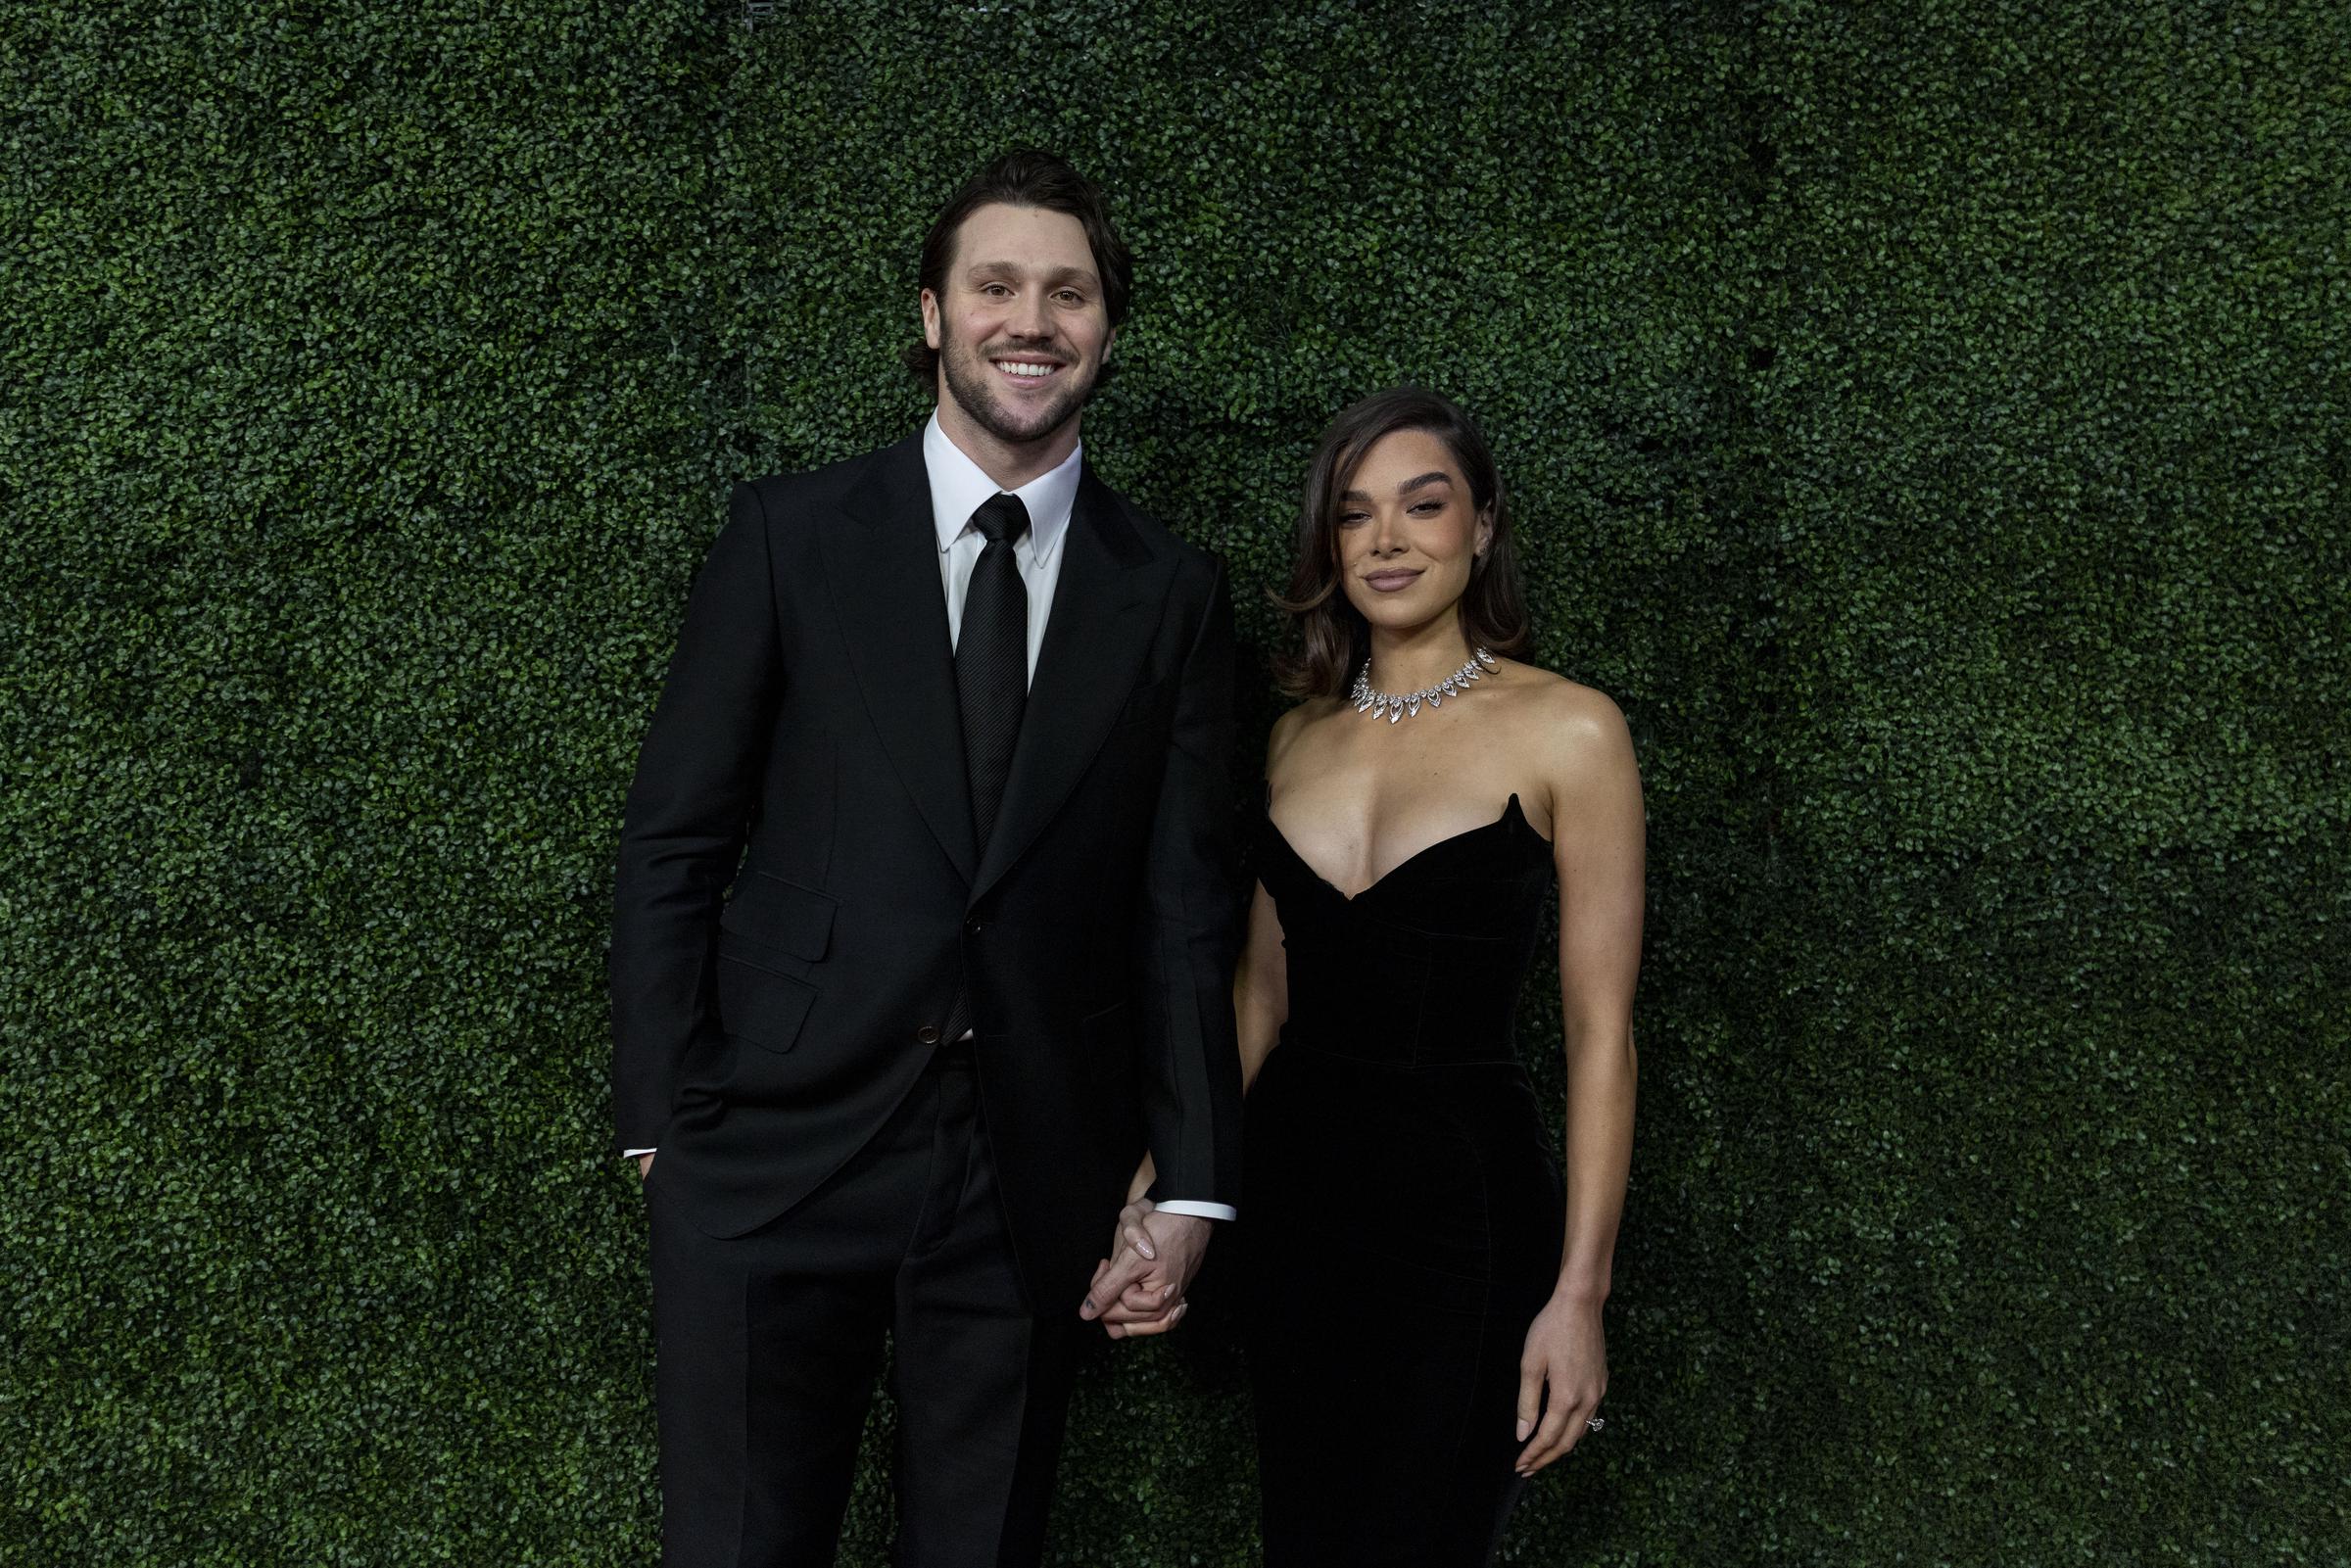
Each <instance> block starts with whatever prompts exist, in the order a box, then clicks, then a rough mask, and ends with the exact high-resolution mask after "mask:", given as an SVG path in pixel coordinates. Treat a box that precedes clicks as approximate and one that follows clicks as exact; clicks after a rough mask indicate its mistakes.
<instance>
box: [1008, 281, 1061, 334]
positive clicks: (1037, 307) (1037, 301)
mask: <svg viewBox="0 0 2351 1568" xmlns="http://www.w3.org/2000/svg"><path fill="white" fill-rule="evenodd" d="M1012 330H1013V331H1014V332H1015V333H1017V334H1019V335H1020V336H1021V337H1024V338H1040V339H1041V338H1050V337H1052V336H1053V318H1052V316H1051V315H1049V314H1047V313H1046V310H1045V296H1044V294H1043V292H1042V291H1038V292H1035V293H1031V294H1024V295H1022V296H1021V298H1020V301H1019V303H1018V304H1016V305H1015V306H1014V307H1013V311H1012Z"/></svg>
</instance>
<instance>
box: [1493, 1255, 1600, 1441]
mask: <svg viewBox="0 0 2351 1568" xmlns="http://www.w3.org/2000/svg"><path fill="white" fill-rule="evenodd" d="M1607 1388H1608V1350H1607V1338H1606V1336H1605V1335H1604V1334H1603V1333H1602V1331H1601V1326H1600V1303H1598V1302H1597V1301H1583V1300H1578V1299H1576V1298H1573V1297H1565V1296H1554V1297H1553V1298H1552V1299H1551V1301H1550V1302H1549V1304H1547V1305H1546V1306H1545V1307H1544V1308H1543V1310H1542V1311H1540V1312H1538V1313H1536V1314H1535V1320H1534V1322H1533V1323H1532V1324H1531V1325H1530V1326H1529V1327H1528V1328H1527V1331H1526V1348H1525V1349H1524V1350H1523V1351H1521V1352H1519V1354H1518V1440H1519V1441H1520V1442H1521V1443H1525V1444H1526V1447H1525V1448H1523V1449H1519V1450H1518V1458H1517V1462H1516V1466H1515V1468H1516V1469H1517V1471H1518V1473H1519V1474H1520V1475H1522V1476H1528V1475H1533V1474H1534V1473H1535V1472H1536V1471H1537V1470H1540V1469H1542V1468H1543V1467H1544V1466H1545V1465H1547V1464H1549V1463H1551V1462H1552V1461H1553V1460H1554V1459H1558V1458H1561V1457H1563V1456H1564V1455H1565V1454H1566V1453H1567V1451H1568V1450H1569V1449H1573V1448H1574V1447H1575V1445H1576V1442H1577V1440H1579V1439H1580V1438H1582V1437H1583V1435H1584V1434H1585V1432H1586V1431H1588V1430H1589V1428H1587V1427H1586V1426H1585V1425H1584V1422H1585V1420H1586V1419H1587V1418H1588V1417H1589V1416H1590V1415H1591V1414H1592V1412H1593V1411H1594V1410H1595V1409H1597V1408H1599V1406H1600V1397H1601V1396H1602V1395H1603V1394H1605V1393H1607ZM1538 1413H1539V1414H1540V1416H1541V1421H1540V1424H1538V1422H1537V1419H1536V1418H1537V1415H1538ZM1529 1433H1532V1434H1533V1439H1532V1441H1531V1442H1530V1441H1529V1440H1528V1434H1529Z"/></svg>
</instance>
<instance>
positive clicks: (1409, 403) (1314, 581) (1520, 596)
mask: <svg viewBox="0 0 2351 1568" xmlns="http://www.w3.org/2000/svg"><path fill="white" fill-rule="evenodd" d="M1399 430H1425V431H1427V432H1428V433H1429V434H1430V435H1432V436H1434V437H1436V438H1437V439H1438V440H1439V441H1442V442H1443V443H1445V447H1446V450H1447V451H1450V452H1452V453H1453V460H1454V462H1455V464H1456V465H1458V466H1459V467H1460V468H1461V470H1462V477H1463V479H1464V480H1466V481H1468V484H1469V499H1470V501H1471V503H1472V504H1473V505H1474V506H1475V507H1476V508H1477V510H1478V511H1480V512H1483V513H1486V514H1488V515H1490V516H1491V518H1492V520H1493V525H1494V536H1493V539H1492V541H1491V542H1490V543H1489V544H1488V545H1487V546H1486V553H1485V555H1484V557H1483V558H1482V559H1480V560H1478V561H1477V562H1476V563H1475V564H1473V565H1472V566H1471V567H1470V569H1469V586H1468V587H1467V588H1466V589H1464V590H1463V592H1462V596H1461V600H1460V602H1459V606H1458V607H1459V609H1460V612H1461V617H1462V635H1463V637H1464V638H1466V639H1468V641H1469V645H1470V646H1471V647H1484V648H1489V649H1491V650H1493V651H1494V652H1496V653H1509V654H1517V653H1523V652H1524V651H1525V650H1526V646H1527V642H1528V641H1529V638H1528V630H1527V621H1526V594H1525V593H1524V591H1523V590H1522V589H1521V588H1520V586H1519V582H1518V558H1517V556H1516V554H1515V553H1514V552H1513V551H1512V549H1511V517H1510V508H1509V506H1507V505H1506V504H1505V503H1504V498H1503V493H1502V475H1501V473H1500V472H1499V471H1498V470H1497V469H1496V468H1495V466H1494V453H1493V451H1492V450H1491V449H1489V448H1488V447H1487V446H1486V438H1485V437H1484V436H1483V435H1481V434H1480V433H1479V431H1478V428H1477V426H1476V424H1474V423H1473V422H1472V421H1471V420H1470V418H1469V416H1468V415H1467V414H1465V413H1463V411H1462V410H1461V408H1460V407H1459V406H1458V405H1456V404H1454V402H1453V401H1452V400H1451V399H1450V398H1443V397H1439V396H1438V395H1437V394H1436V393H1433V392H1424V391H1422V390H1421V389H1420V388H1418V387H1392V388H1390V389H1389V390H1388V391H1386V392H1375V393H1373V394H1372V395H1371V396H1370V397H1368V398H1366V399H1364V400H1363V401H1362V402H1361V403H1357V404H1351V405H1349V406H1348V407H1346V408H1344V409H1342V410H1341V411H1340V412H1339V415H1338V417H1337V418H1335V419H1333V420H1331V422H1330V425H1329V427H1328V428H1327V429H1325V430H1324V431H1323V432H1322V439H1321V440H1320V441H1319V442H1317V443H1316V444H1315V454H1314V457H1313V458H1312V460H1311V461H1309V463H1308V464H1307V470H1306V497H1305V499H1304V502H1303V503H1302V504H1301V506H1300V507H1299V512H1298V553H1297V558H1296V559H1295V560H1294V561H1293V562H1292V564H1291V567H1290V587H1289V592H1288V593H1287V594H1273V595H1271V597H1272V599H1273V602H1274V603H1275V604H1277V605H1279V606H1280V607H1281V608H1282V609H1284V610H1286V611H1288V612H1289V616H1290V620H1291V622H1292V624H1294V625H1295V626H1296V627H1297V629H1298V643H1297V646H1295V647H1293V648H1290V649H1288V650H1286V651H1284V652H1282V653H1280V654H1277V655H1276V656H1275V657H1274V660H1273V675H1274V679H1275V680H1276V681H1278V682H1279V683H1280V685H1281V689H1282V690H1283V691H1285V692H1287V693H1288V694H1289V695H1291V696H1293V697H1320V696H1337V695H1339V694H1341V693H1342V692H1344V691H1345V690H1346V689H1347V686H1348V683H1349V681H1350V680H1351V679H1352V678H1353V676H1354V674H1355V671H1356V668H1357V666H1359V665H1361V664H1362V663H1363V662H1364V660H1365V659H1366V658H1367V657H1368V656H1369V655H1370V642H1371V628H1370V625H1369V623H1368V622H1367V621H1366V620H1365V619H1364V617H1363V613H1362V612H1361V611H1359V610H1358V609H1357V608H1356V607H1355V606H1354V605H1353V604H1352V603H1350V602H1348V599H1347V589H1346V585H1345V583H1343V582H1342V581H1341V579H1340V572H1339V501H1340V498H1341V497H1343V496H1344V495H1345V494H1346V493H1347V486H1348V483H1349V481H1351V480H1353V479H1354V477H1355V470H1356V466H1357V464H1359V463H1361V462H1362V461H1363V460H1364V453H1366V452H1367V451H1370V450H1371V446H1372V443H1374V442H1376V441H1378V440H1379V439H1380V438H1381V437H1382V436H1391V435H1394V434H1395V433H1396V432H1397V431H1399Z"/></svg>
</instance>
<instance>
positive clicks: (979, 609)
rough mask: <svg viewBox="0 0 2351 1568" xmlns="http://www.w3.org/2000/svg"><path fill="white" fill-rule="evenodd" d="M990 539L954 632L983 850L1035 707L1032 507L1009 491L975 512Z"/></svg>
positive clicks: (969, 775) (958, 691) (967, 760)
mask: <svg viewBox="0 0 2351 1568" xmlns="http://www.w3.org/2000/svg"><path fill="white" fill-rule="evenodd" d="M972 526H973V527H974V528H977V529H978V530H980V532H981V533H982V534H983V535H984V536H985V538H986V540H987V546H986V547H985V548H984V549H983V550H981V551H980V559H979V561H978V562H977V563H975V564H974V565H973V567H972V580H971V583H970V585H969V586H968V587H967V588H966V589H965V590H964V594H963V628H962V630H961V631H960V632H959V633H958V634H957V636H956V639H955V696H956V700H957V701H958V702H960V703H961V704H962V707H963V762H964V770H965V778H966V779H968V780H969V781H970V783H971V786H972V825H973V826H974V827H975V828H977V829H978V830H979V831H980V849H981V852H982V853H983V854H984V853H986V850H987V837H988V834H989V833H990V832H993V831H994V830H995V826H996V808H997V807H999V806H1001V805H1002V804H1003V803H1004V781H1005V780H1006V779H1008V778H1010V777H1011V775H1012V747H1013V742H1014V741H1016V740H1018V739H1019V738H1020V736H1021V714H1022V713H1023V712H1024V711H1025V710H1026V709H1027V708H1028V706H1029V590H1028V589H1027V588H1026V587H1024V586H1023V585H1022V583H1021V568H1020V563H1019V562H1018V561H1016V560H1014V559H1013V554H1012V546H1013V542H1014V541H1015V540H1017V539H1019V538H1020V537H1021V536H1022V535H1023V534H1026V533H1027V532H1029V508H1028V507H1027V506H1025V505H1023V504H1022V503H1021V498H1020V497H1018V496H1008V495H1005V494H1003V493H1002V492H998V493H997V494H996V495H993V496H990V497H989V498H988V499H986V500H984V501H983V502H982V503H981V505H980V509H979V510H978V511H976V512H974V513H972Z"/></svg>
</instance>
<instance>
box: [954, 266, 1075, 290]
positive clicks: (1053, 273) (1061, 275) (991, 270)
mask: <svg viewBox="0 0 2351 1568" xmlns="http://www.w3.org/2000/svg"><path fill="white" fill-rule="evenodd" d="M964 271H965V275H966V276H969V277H985V276H991V275H992V276H996V277H1016V278H1017V277H1026V276H1028V268H1026V267H1024V266H1022V265H1021V263H1020V262H1018V261H974V262H973V263H972V264H971V265H970V266H968V267H966V268H965V269H964ZM1038 275H1039V276H1041V277H1042V278H1043V279H1044V280H1045V281H1046V282H1047V283H1087V284H1090V283H1092V282H1094V281H1095V279H1094V273H1093V269H1092V268H1091V267H1083V266H1057V267H1049V268H1047V269H1046V270H1045V271H1044V272H1042V273H1040V274H1038Z"/></svg>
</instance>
